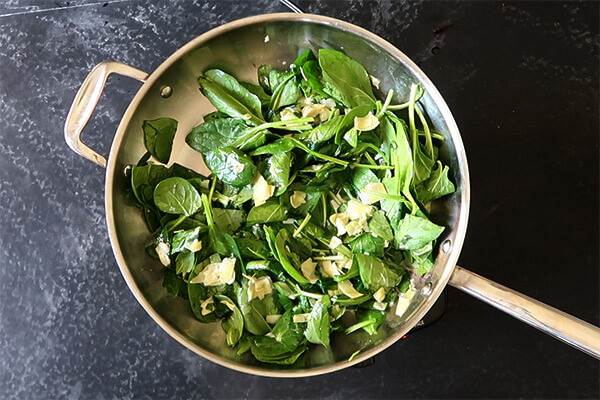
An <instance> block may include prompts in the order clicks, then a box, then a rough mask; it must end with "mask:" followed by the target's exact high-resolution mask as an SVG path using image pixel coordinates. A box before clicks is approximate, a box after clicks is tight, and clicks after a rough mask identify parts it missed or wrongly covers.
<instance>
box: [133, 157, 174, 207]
mask: <svg viewBox="0 0 600 400" xmlns="http://www.w3.org/2000/svg"><path fill="white" fill-rule="evenodd" d="M170 175H171V171H169V170H168V169H167V168H165V167H163V166H162V165H152V164H148V165H144V166H141V167H138V166H133V167H131V188H132V189H133V194H134V195H135V197H136V198H137V199H138V201H139V202H140V203H142V204H143V205H146V206H150V207H154V188H155V187H156V185H158V183H159V182H160V181H162V180H164V179H167V178H168V177H169V176H170Z"/></svg>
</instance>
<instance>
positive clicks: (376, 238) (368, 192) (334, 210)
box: [129, 49, 455, 364]
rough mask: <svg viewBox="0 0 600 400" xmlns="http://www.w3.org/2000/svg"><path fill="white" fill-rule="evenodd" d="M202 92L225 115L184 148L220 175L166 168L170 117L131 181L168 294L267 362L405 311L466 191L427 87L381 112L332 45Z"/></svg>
mask: <svg viewBox="0 0 600 400" xmlns="http://www.w3.org/2000/svg"><path fill="white" fill-rule="evenodd" d="M198 83H199V85H200V90H201V91H202V93H203V94H204V96H206V98H207V99H208V100H210V102H211V103H212V104H213V105H214V107H215V108H216V111H215V112H212V113H210V114H207V115H205V116H204V122H203V123H202V124H200V125H198V126H197V127H195V128H194V129H193V130H192V131H191V132H189V133H188V134H187V137H186V142H187V144H188V145H189V146H191V147H192V148H193V149H194V150H196V151H198V153H199V154H198V157H201V156H202V157H203V158H204V161H205V163H206V165H207V167H208V168H209V169H210V171H212V175H211V176H208V177H205V176H202V175H200V174H198V173H197V172H194V171H192V170H189V169H187V168H185V167H183V166H181V165H178V164H173V165H172V166H171V167H169V168H167V167H166V166H165V165H166V164H168V163H169V159H170V156H171V150H172V143H173V138H174V137H175V133H176V131H177V121H176V120H174V119H171V118H166V117H165V118H159V119H155V120H149V121H144V124H143V127H142V128H143V133H144V143H145V145H146V148H147V150H148V152H147V154H146V155H145V156H144V157H143V158H142V159H141V160H140V162H139V163H138V165H136V166H133V167H132V169H131V192H130V196H129V197H130V201H131V202H132V203H133V204H135V205H136V206H137V207H139V208H140V209H141V210H143V212H144V215H145V218H146V222H147V224H148V227H149V228H150V230H151V231H152V232H153V233H154V239H153V242H152V243H151V244H150V245H149V246H148V248H147V252H148V253H149V254H150V255H151V256H153V257H155V258H157V259H159V260H160V262H161V263H162V264H163V265H165V267H166V268H165V270H164V274H165V275H164V282H163V286H164V287H165V289H166V290H167V291H168V292H169V293H171V294H173V295H175V296H179V297H182V298H184V299H187V300H188V301H189V303H190V306H191V309H192V311H193V312H194V315H195V316H196V317H197V318H198V320H200V321H201V322H205V323H210V322H215V321H221V325H222V328H223V330H224V331H225V332H226V338H227V343H228V345H229V346H237V351H238V353H239V354H243V353H245V352H247V351H250V352H251V353H252V355H253V356H254V357H255V358H256V359H257V360H259V361H261V362H265V363H276V364H291V363H294V362H295V361H296V360H297V359H298V357H300V355H302V353H303V352H304V351H305V350H306V349H307V346H308V344H309V343H313V344H315V345H322V346H325V347H329V345H330V335H331V333H332V332H333V331H339V332H344V333H346V334H351V333H352V332H354V331H357V330H360V329H362V330H364V331H366V332H367V333H369V334H374V333H375V332H376V331H377V330H378V328H379V327H380V325H381V324H382V323H383V322H384V320H385V317H386V314H387V312H388V310H389V309H392V311H393V312H395V313H397V314H398V315H402V314H403V313H404V312H405V311H406V309H407V306H408V304H409V303H410V299H411V298H412V296H413V294H414V290H413V289H412V287H411V283H410V282H411V275H413V274H421V275H422V274H425V273H427V272H428V271H429V270H430V268H431V267H432V266H433V260H434V256H433V249H434V244H435V240H436V238H437V237H438V236H439V235H440V234H441V233H442V231H443V230H444V228H443V227H442V226H438V225H436V224H435V223H433V222H431V221H430V220H429V219H428V217H427V211H426V210H427V207H426V205H427V203H428V202H430V201H432V200H435V199H437V198H439V197H442V196H445V195H447V194H449V193H452V192H454V190H455V189H454V185H453V184H452V182H451V181H450V179H449V178H448V172H449V171H448V167H447V166H444V165H443V164H442V163H441V162H440V161H439V160H438V159H437V157H438V147H437V144H438V143H439V141H441V140H443V137H442V136H440V135H437V134H435V133H434V132H432V131H431V130H430V129H429V126H428V123H427V119H426V116H425V115H424V113H423V111H422V109H421V107H420V106H419V99H420V98H421V96H423V94H424V91H423V89H422V88H421V87H420V86H418V85H412V87H411V89H410V94H409V96H408V98H406V99H404V100H405V102H404V103H401V104H392V99H393V97H394V92H393V90H390V91H389V92H388V93H387V97H386V98H385V99H384V100H383V101H381V100H378V99H377V98H376V96H375V95H374V92H373V86H374V87H375V88H376V89H377V88H378V87H379V82H378V80H377V79H376V78H374V77H371V76H369V74H368V73H367V71H366V70H365V68H363V66H362V65H360V64H359V63H358V62H357V61H355V60H353V59H351V58H349V57H347V56H346V55H344V54H343V53H341V52H338V51H334V50H328V49H321V50H319V51H318V54H317V56H315V54H314V53H313V52H312V51H311V50H307V51H306V52H304V53H302V54H301V55H300V56H299V57H298V58H297V59H296V60H295V61H294V63H293V64H292V65H291V68H290V69H288V70H278V69H274V68H273V67H271V66H267V65H262V66H260V67H259V68H258V83H259V85H254V84H252V83H248V82H241V81H238V80H237V79H236V78H235V77H234V76H232V75H229V74H228V73H227V72H225V71H221V70H218V69H211V70H208V71H205V72H204V74H203V76H201V77H200V78H199V79H198Z"/></svg>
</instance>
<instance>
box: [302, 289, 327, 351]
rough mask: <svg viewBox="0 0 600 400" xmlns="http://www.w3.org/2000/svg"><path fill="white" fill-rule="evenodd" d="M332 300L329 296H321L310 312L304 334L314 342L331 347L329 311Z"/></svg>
mask: <svg viewBox="0 0 600 400" xmlns="http://www.w3.org/2000/svg"><path fill="white" fill-rule="evenodd" d="M330 305H331V302H330V300H329V296H323V297H321V298H320V299H319V300H318V301H317V302H316V303H315V304H314V305H313V309H312V311H311V312H310V317H309V319H308V323H307V325H306V331H305V332H304V335H305V336H306V339H307V340H308V341H309V342H311V343H314V344H322V345H323V346H325V347H329V331H330V323H329V312H328V311H327V310H328V308H329V306H330Z"/></svg>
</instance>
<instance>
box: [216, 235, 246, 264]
mask: <svg viewBox="0 0 600 400" xmlns="http://www.w3.org/2000/svg"><path fill="white" fill-rule="evenodd" d="M212 240H213V243H214V246H215V250H216V251H217V253H219V254H220V255H222V256H225V257H231V256H235V258H237V259H238V261H240V263H242V257H241V255H240V251H239V249H238V247H237V244H235V239H234V238H233V237H232V236H231V235H228V234H226V233H223V232H219V231H217V230H215V231H213V232H212ZM242 265H243V264H242Z"/></svg>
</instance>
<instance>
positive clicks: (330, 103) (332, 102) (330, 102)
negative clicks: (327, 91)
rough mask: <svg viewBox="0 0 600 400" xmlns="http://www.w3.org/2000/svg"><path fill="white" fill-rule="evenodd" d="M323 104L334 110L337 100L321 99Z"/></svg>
mask: <svg viewBox="0 0 600 400" xmlns="http://www.w3.org/2000/svg"><path fill="white" fill-rule="evenodd" d="M321 104H323V105H324V106H325V107H327V108H329V109H330V110H333V109H334V108H335V106H336V104H335V100H334V99H331V98H329V99H321Z"/></svg>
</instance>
